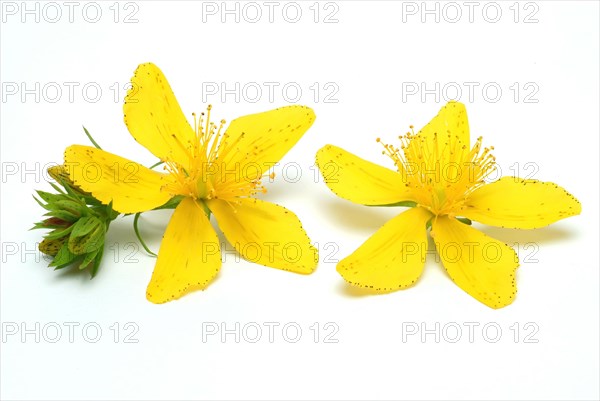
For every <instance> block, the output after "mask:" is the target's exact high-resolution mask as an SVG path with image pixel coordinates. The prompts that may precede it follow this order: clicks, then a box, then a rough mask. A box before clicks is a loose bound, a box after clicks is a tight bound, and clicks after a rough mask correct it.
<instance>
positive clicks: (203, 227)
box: [146, 198, 221, 304]
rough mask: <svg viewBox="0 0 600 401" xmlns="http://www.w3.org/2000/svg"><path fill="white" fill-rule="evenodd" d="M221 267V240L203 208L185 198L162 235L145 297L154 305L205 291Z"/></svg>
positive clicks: (190, 199)
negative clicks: (197, 290) (193, 291)
mask: <svg viewBox="0 0 600 401" xmlns="http://www.w3.org/2000/svg"><path fill="white" fill-rule="evenodd" d="M220 268H221V251H220V247H219V239H218V237H217V234H216V233H215V230H213V228H212V226H211V224H210V222H209V221H208V218H207V217H206V213H205V212H204V209H203V208H202V206H201V205H199V204H198V203H197V201H195V200H193V199H192V198H185V199H184V200H182V201H181V203H180V204H179V205H178V206H177V208H176V209H175V212H173V216H172V217H171V221H169V225H168V226H167V230H166V231H165V235H164V236H163V240H162V243H161V244H160V250H159V251H158V260H157V262H156V266H155V267H154V272H153V273H152V279H151V280H150V284H148V289H147V292H146V297H147V298H148V300H149V301H150V302H153V303H157V304H160V303H164V302H168V301H171V300H173V299H176V298H179V297H181V296H182V295H184V294H186V293H188V292H190V291H191V290H196V289H204V288H205V287H206V286H207V285H208V283H210V282H211V281H212V279H213V278H214V277H215V276H216V275H217V273H218V272H219V269H220Z"/></svg>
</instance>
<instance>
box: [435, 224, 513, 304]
mask: <svg viewBox="0 0 600 401" xmlns="http://www.w3.org/2000/svg"><path fill="white" fill-rule="evenodd" d="M431 236H432V237H433V239H434V242H435V244H436V247H437V251H438V253H439V255H440V258H441V259H442V262H443V264H444V268H445V269H446V271H447V272H448V274H449V275H450V277H451V278H452V280H453V281H454V282H455V283H456V285H458V286H459V287H460V288H462V289H463V290H464V291H466V292H467V293H468V294H469V295H471V296H472V297H473V298H475V299H477V300H478V301H480V302H482V303H484V304H486V305H487V306H489V307H491V308H494V309H498V308H502V307H504V306H506V305H509V304H511V303H512V301H513V300H514V298H515V294H516V293H517V286H516V282H515V270H516V269H517V267H518V266H519V262H518V259H517V254H516V253H515V251H514V250H513V249H512V248H511V247H509V246H508V245H506V244H504V243H503V242H500V241H498V240H495V239H493V238H490V237H488V236H487V235H485V234H483V233H482V232H480V231H478V230H476V229H474V228H473V227H471V226H468V225H466V224H463V223H461V222H459V221H457V220H456V219H453V218H449V217H447V216H442V217H439V218H437V219H434V221H433V224H432V232H431Z"/></svg>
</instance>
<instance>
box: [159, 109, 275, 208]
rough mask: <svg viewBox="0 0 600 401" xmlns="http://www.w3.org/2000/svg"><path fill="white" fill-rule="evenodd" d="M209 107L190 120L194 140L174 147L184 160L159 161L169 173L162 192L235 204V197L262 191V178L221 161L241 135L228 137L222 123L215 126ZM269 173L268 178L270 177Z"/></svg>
mask: <svg viewBox="0 0 600 401" xmlns="http://www.w3.org/2000/svg"><path fill="white" fill-rule="evenodd" d="M211 110H212V106H211V105H209V106H208V107H207V109H206V114H205V113H200V116H197V115H196V114H195V113H192V115H193V117H194V133H195V137H194V139H193V140H192V141H189V142H188V143H185V144H184V143H181V142H180V141H179V140H178V144H179V145H180V146H181V147H182V148H183V149H184V151H185V154H186V155H187V160H172V159H170V158H168V159H167V160H163V161H164V163H165V166H164V170H165V171H167V172H168V173H169V183H168V184H166V185H165V186H164V187H163V190H165V191H168V192H169V193H171V195H172V196H177V195H183V196H189V197H192V198H194V199H198V200H202V199H223V200H225V201H228V202H232V203H237V201H236V198H240V197H249V196H253V195H255V194H257V193H258V192H266V189H265V188H264V187H263V186H262V182H261V180H260V179H261V178H262V175H259V176H256V174H255V175H254V176H252V175H251V174H249V172H250V173H251V172H252V171H253V170H252V169H247V168H244V166H243V165H241V163H239V162H230V163H229V164H230V165H227V163H226V162H225V161H224V160H226V156H228V155H229V153H230V152H231V151H235V149H236V145H237V144H238V142H239V141H240V140H241V139H242V138H243V137H244V134H241V135H239V136H237V137H236V138H233V139H232V138H230V135H229V134H228V133H227V132H223V127H224V126H225V120H221V121H220V122H219V125H217V124H215V123H214V122H212V121H211V119H210V114H211ZM273 176H274V175H273V174H271V178H273Z"/></svg>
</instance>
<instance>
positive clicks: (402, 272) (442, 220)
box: [317, 102, 581, 308]
mask: <svg viewBox="0 0 600 401" xmlns="http://www.w3.org/2000/svg"><path fill="white" fill-rule="evenodd" d="M411 130H412V127H411ZM399 139H400V148H397V147H394V146H391V145H383V146H384V151H383V153H384V154H385V155H387V156H389V157H390V158H391V159H392V160H393V162H394V164H395V166H396V171H392V170H389V169H387V168H385V167H381V166H379V165H377V164H374V163H371V162H368V161H366V160H363V159H361V158H359V157H358V156H356V155H354V154H352V153H349V152H347V151H345V150H343V149H341V148H338V147H335V146H332V145H327V146H325V147H323V148H322V149H320V150H319V151H318V153H317V164H318V166H319V168H320V169H321V172H322V174H323V176H324V177H325V182H326V184H327V186H328V187H329V188H330V189H331V190H332V191H333V192H334V193H335V194H337V195H338V196H340V197H342V198H344V199H347V200H350V201H352V202H355V203H359V204H363V205H369V206H413V207H412V208H411V209H408V210H407V211H405V212H403V213H401V214H400V215H398V216H396V217H395V218H393V219H392V220H390V221H389V222H387V223H386V224H385V225H384V226H383V227H382V228H381V229H379V230H378V231H377V232H376V233H375V234H374V235H373V236H371V237H370V238H369V239H368V240H367V241H366V242H365V243H364V244H363V245H361V246H360V247H359V248H358V249H357V250H356V251H355V252H354V253H352V254H351V255H350V256H348V257H346V258H345V259H343V260H342V261H340V263H339V264H338V266H337V271H338V272H339V273H340V274H341V275H342V277H343V278H344V279H345V280H346V281H347V282H349V283H350V284H352V285H355V286H359V287H366V288H369V289H372V290H375V291H378V292H390V291H394V290H397V289H400V288H405V287H408V286H411V285H412V284H414V283H415V282H416V281H417V279H418V278H419V277H420V276H421V272H422V271H423V267H424V264H425V254H426V252H427V228H428V227H429V226H431V237H432V238H433V240H434V242H435V245H436V248H437V252H438V254H439V255H440V257H441V259H442V262H443V265H444V268H445V269H446V271H447V273H448V275H449V276H450V277H451V278H452V280H453V281H454V282H455V283H456V284H457V285H458V286H459V287H460V288H462V289H463V290H464V291H466V292H467V293H469V294H470V295H471V296H473V297H474V298H476V299H477V300H479V301H481V302H482V303H484V304H486V305H488V306H490V307H492V308H501V307H504V306H506V305H509V304H510V303H511V302H512V301H513V299H514V297H515V294H516V284H515V270H516V268H517V267H518V258H517V256H516V254H515V252H514V250H513V249H512V248H510V247H509V246H508V245H506V244H504V243H502V242H500V241H497V240H495V239H493V238H490V237H488V236H487V235H485V234H483V233H481V232H479V231H478V230H476V229H474V228H472V227H470V225H469V224H470V220H476V221H478V222H481V223H484V224H489V225H493V226H500V227H510V228H527V229H531V228H538V227H543V226H546V225H548V224H551V223H553V222H555V221H557V220H560V219H563V218H566V217H569V216H573V215H576V214H579V213H580V212H581V205H580V204H579V202H578V201H577V199H575V198H574V197H573V196H572V195H571V194H569V193H567V192H566V191H565V190H564V189H563V188H561V187H559V186H558V185H556V184H553V183H550V182H540V181H537V180H525V179H520V178H516V177H503V178H501V179H499V180H497V181H495V182H493V183H485V182H484V179H485V178H486V177H488V175H489V174H490V173H491V172H492V171H494V169H495V159H494V157H493V156H492V155H491V153H490V152H491V151H492V150H493V148H482V146H481V138H478V139H477V141H476V142H475V144H474V145H473V147H470V146H469V144H470V138H469V125H468V121H467V113H466V109H465V107H464V105H463V104H461V103H457V102H450V103H448V104H447V105H446V106H444V107H443V108H442V109H441V110H440V112H439V114H438V115H437V116H436V117H434V118H433V119H432V120H431V122H430V123H429V124H427V125H426V126H425V127H424V128H423V129H422V130H421V131H419V132H418V133H417V134H414V132H412V133H407V134H406V135H404V136H401V137H400V138H399ZM377 141H378V142H380V140H379V139H377ZM458 218H460V219H461V220H462V222H461V221H459V220H458ZM463 222H466V223H468V224H464V223H463Z"/></svg>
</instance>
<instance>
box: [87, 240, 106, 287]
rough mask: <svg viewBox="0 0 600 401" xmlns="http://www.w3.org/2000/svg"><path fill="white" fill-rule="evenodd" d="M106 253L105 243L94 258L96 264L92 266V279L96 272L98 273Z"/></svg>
mask: <svg viewBox="0 0 600 401" xmlns="http://www.w3.org/2000/svg"><path fill="white" fill-rule="evenodd" d="M103 255H104V245H102V247H101V248H100V249H98V252H97V253H96V257H95V258H94V264H93V265H92V268H91V270H90V276H91V277H90V279H92V278H94V277H96V274H97V273H98V268H99V267H100V262H102V256H103Z"/></svg>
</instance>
